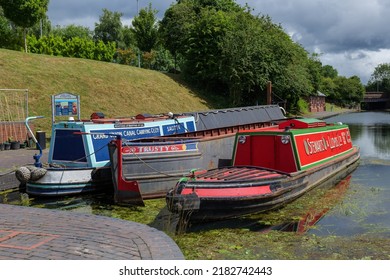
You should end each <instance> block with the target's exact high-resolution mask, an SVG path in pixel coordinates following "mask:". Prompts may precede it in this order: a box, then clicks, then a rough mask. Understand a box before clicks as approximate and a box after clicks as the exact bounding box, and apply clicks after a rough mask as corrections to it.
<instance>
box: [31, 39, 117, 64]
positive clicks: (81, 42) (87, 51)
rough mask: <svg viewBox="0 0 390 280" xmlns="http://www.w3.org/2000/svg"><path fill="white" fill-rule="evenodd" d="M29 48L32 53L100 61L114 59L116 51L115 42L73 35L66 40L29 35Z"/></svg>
mask: <svg viewBox="0 0 390 280" xmlns="http://www.w3.org/2000/svg"><path fill="white" fill-rule="evenodd" d="M28 49H29V51H30V52H32V53H38V54H47V55H54V56H65V57H77V58H86V59H94V60H100V61H112V60H113V58H114V54H115V51H116V47H115V43H113V42H109V43H107V44H105V43H103V42H102V41H100V40H99V41H97V42H95V41H93V40H91V39H88V38H80V37H73V38H71V39H69V40H66V41H64V40H63V39H62V37H60V36H53V35H50V36H43V37H41V38H40V39H37V38H36V37H35V36H29V37H28Z"/></svg>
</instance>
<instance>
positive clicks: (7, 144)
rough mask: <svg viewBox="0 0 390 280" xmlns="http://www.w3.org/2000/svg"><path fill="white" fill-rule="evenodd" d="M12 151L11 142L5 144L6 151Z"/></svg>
mask: <svg viewBox="0 0 390 280" xmlns="http://www.w3.org/2000/svg"><path fill="white" fill-rule="evenodd" d="M10 149H11V143H10V142H4V150H10Z"/></svg>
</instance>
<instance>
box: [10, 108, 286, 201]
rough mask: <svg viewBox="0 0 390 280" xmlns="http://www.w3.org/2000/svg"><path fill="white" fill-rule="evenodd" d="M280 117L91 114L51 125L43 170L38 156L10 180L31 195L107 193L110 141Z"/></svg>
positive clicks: (276, 111) (263, 111)
mask: <svg viewBox="0 0 390 280" xmlns="http://www.w3.org/2000/svg"><path fill="white" fill-rule="evenodd" d="M280 118H284V115H283V112H282V111H281V109H280V107H279V106H277V105H267V106H252V107H241V108H229V109H220V110H210V111H202V112H188V113H180V114H172V113H168V114H159V115H150V114H139V115H136V116H133V117H128V118H105V117H104V115H103V114H102V113H94V114H92V115H91V118H90V119H88V120H73V118H70V119H69V120H67V121H60V122H57V123H53V125H52V131H51V141H50V148H49V153H48V164H47V166H45V167H44V168H41V165H42V164H40V163H37V158H38V160H39V155H38V156H36V157H34V159H35V161H36V162H35V163H34V165H35V166H36V167H38V168H34V170H31V172H30V171H28V170H27V169H26V167H22V168H24V170H23V172H18V171H20V170H17V172H16V175H17V178H18V179H19V181H20V182H21V183H22V184H25V186H26V192H27V193H28V194H29V195H32V196H63V195H74V194H80V193H89V192H96V191H99V192H100V191H112V190H113V187H112V186H113V182H112V174H111V168H110V164H111V162H110V155H109V150H108V143H109V142H110V141H111V140H112V139H114V138H115V136H120V137H121V139H123V140H124V141H127V140H135V139H145V138H151V137H160V136H167V135H176V134H181V133H186V132H194V131H198V130H203V129H213V128H218V127H222V126H227V125H229V124H233V123H234V124H240V125H245V124H250V123H252V122H261V121H263V122H266V121H269V120H270V119H280ZM26 125H28V122H26ZM29 130H30V129H29ZM30 131H31V130H30ZM30 169H31V168H30ZM27 172H30V173H31V174H27ZM21 174H22V176H20V175H21ZM26 174H27V175H26ZM34 174H35V176H34ZM25 175H26V176H25Z"/></svg>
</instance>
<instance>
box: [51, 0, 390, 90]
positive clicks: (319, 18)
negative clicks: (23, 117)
mask: <svg viewBox="0 0 390 280" xmlns="http://www.w3.org/2000/svg"><path fill="white" fill-rule="evenodd" d="M175 2H176V1H174V0H138V1H137V0H109V1H107V0H106V1H104V0H66V1H64V0H50V4H49V10H48V16H49V19H50V21H51V22H52V24H53V25H61V26H65V25H69V24H76V25H83V26H87V27H90V28H91V30H93V29H94V26H95V23H96V22H98V21H99V16H100V15H101V14H102V9H103V8H106V9H108V10H110V11H113V12H121V13H122V14H123V17H122V21H123V24H124V25H130V23H131V19H132V18H133V17H134V16H135V15H136V14H137V3H138V8H139V9H141V8H144V7H147V6H148V5H149V3H152V8H154V9H156V10H157V11H159V13H158V15H157V16H158V17H159V18H162V17H163V16H164V12H165V10H166V9H167V8H168V7H169V6H170V5H171V4H172V3H175ZM236 2H237V3H238V4H240V5H245V3H248V5H249V6H250V7H251V8H253V9H254V11H253V13H254V14H263V15H269V16H270V17H271V18H272V21H273V22H274V23H280V24H281V26H282V27H283V28H284V30H285V31H286V32H287V33H288V34H290V36H291V37H292V38H293V40H294V41H296V42H298V43H300V44H301V45H302V46H303V47H304V48H305V49H306V50H307V51H309V52H310V53H312V52H316V53H319V54H321V56H320V60H321V61H322V63H323V65H326V64H329V65H332V66H333V67H334V68H335V69H337V71H338V72H339V75H342V76H346V77H348V78H349V77H351V76H354V75H356V76H358V77H360V79H361V80H362V82H363V83H364V84H366V83H367V81H368V79H369V78H370V76H371V74H372V73H373V71H374V69H375V67H376V66H377V65H378V64H381V63H390V1H389V0H370V1H367V0H343V1H340V0H326V1H325V0H322V1H321V0H236Z"/></svg>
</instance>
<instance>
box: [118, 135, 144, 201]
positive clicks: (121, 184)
mask: <svg viewBox="0 0 390 280" xmlns="http://www.w3.org/2000/svg"><path fill="white" fill-rule="evenodd" d="M114 141H115V145H116V148H117V156H118V157H117V160H118V168H117V172H118V174H117V175H118V191H132V192H136V193H139V194H140V193H141V191H140V189H139V186H138V183H137V181H126V180H125V179H123V162H122V139H116V140H114Z"/></svg>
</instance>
